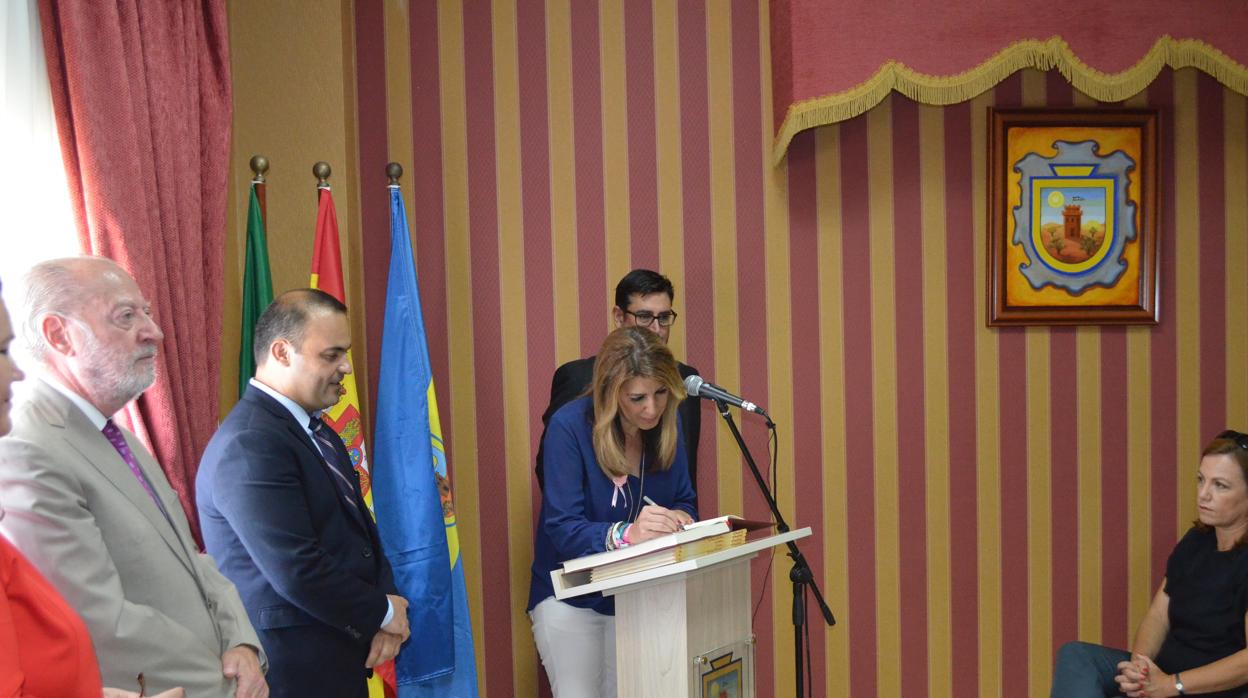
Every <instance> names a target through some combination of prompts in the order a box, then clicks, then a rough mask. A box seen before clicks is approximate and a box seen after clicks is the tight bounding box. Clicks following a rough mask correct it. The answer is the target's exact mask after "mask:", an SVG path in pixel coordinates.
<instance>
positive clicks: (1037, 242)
mask: <svg viewBox="0 0 1248 698" xmlns="http://www.w3.org/2000/svg"><path fill="white" fill-rule="evenodd" d="M988 121H989V134H990V135H989V143H988V163H989V171H988V207H989V211H988V226H987V229H988V245H987V249H988V279H987V285H986V288H987V291H988V324H989V325H990V326H1002V325H1128V324H1140V325H1144V324H1156V322H1157V269H1158V266H1157V253H1158V244H1157V236H1158V225H1157V200H1158V192H1157V182H1158V176H1157V128H1158V115H1157V111H1156V110H1153V109H990V110H989V119H988Z"/></svg>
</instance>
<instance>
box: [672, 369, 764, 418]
mask: <svg viewBox="0 0 1248 698" xmlns="http://www.w3.org/2000/svg"><path fill="white" fill-rule="evenodd" d="M685 392H686V393H689V397H700V398H703V399H705V400H718V401H719V402H725V403H727V404H729V405H732V406H733V407H740V408H741V409H743V410H745V411H746V412H754V413H755V414H761V415H763V416H764V417H768V415H767V412H766V411H765V410H764V409H763V408H761V407H759V406H758V405H755V404H754V403H752V402H750V401H749V400H745V399H743V398H740V397H738V396H736V395H733V394H732V393H730V392H728V391H727V390H724V389H723V388H721V387H719V386H718V385H715V384H714V383H709V382H707V381H705V380H703V379H702V376H698V375H693V376H689V377H688V378H686V379H685Z"/></svg>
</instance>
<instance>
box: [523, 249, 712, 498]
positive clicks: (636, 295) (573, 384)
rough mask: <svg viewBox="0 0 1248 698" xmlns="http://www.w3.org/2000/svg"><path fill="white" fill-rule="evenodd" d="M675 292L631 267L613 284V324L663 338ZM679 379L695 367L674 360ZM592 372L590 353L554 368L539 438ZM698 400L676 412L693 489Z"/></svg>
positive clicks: (581, 390)
mask: <svg viewBox="0 0 1248 698" xmlns="http://www.w3.org/2000/svg"><path fill="white" fill-rule="evenodd" d="M675 296H676V292H675V290H674V289H673V288H672V282H671V280H670V279H668V278H667V277H666V276H663V275H662V274H660V273H658V272H657V271H651V270H649V269H634V270H632V271H630V272H628V273H627V274H625V275H624V278H622V279H620V283H618V284H616V286H615V307H613V308H612V309H611V316H612V318H613V319H614V320H615V326H616V327H624V326H625V325H636V326H638V327H645V328H646V329H649V330H651V331H652V332H654V333H655V334H657V335H659V337H660V338H662V339H663V342H664V343H666V342H667V338H668V335H669V334H671V331H672V325H673V324H675V322H676V318H677V314H676V311H675V310H672V301H673V300H674V299H675ZM677 368H678V369H680V377H681V379H685V378H688V377H689V376H693V375H697V373H698V369H696V368H694V367H692V366H688V365H686V364H683V363H679V362H677ZM593 375H594V357H592V356H590V357H588V358H584V359H576V360H574V361H569V362H568V363H566V364H564V365H562V366H560V367H559V368H558V369H556V370H555V376H554V378H552V379H551V381H550V405H548V406H547V407H546V411H545V412H543V413H542V441H545V440H546V426H547V425H549V424H550V418H551V417H552V416H553V415H554V414H555V412H556V411H558V409H559V408H560V407H563V406H564V405H565V404H567V403H569V402H571V401H572V400H574V399H576V398H577V397H579V396H581V395H584V394H585V393H586V391H587V390H589V384H590V381H591V379H592V378H593ZM699 403H700V401H699V400H685V401H684V402H682V403H681V404H680V407H679V408H678V412H679V414H680V421H681V424H682V429H683V433H684V437H685V455H686V456H687V457H688V462H689V482H690V483H692V484H693V489H694V491H695V492H696V491H697V488H698V435H699V434H700V433H701V431H702V415H701V412H700V411H699V409H700V407H701V405H700V404H699ZM542 458H543V449H542V442H541V441H539V442H538V447H537V468H536V471H537V482H538V484H539V485H541V486H543V487H544V486H545V481H544V479H543V474H542Z"/></svg>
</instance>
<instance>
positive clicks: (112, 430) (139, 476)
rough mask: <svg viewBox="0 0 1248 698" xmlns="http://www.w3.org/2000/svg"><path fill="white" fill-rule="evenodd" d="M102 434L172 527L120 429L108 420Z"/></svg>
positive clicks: (161, 503) (162, 505)
mask: <svg viewBox="0 0 1248 698" xmlns="http://www.w3.org/2000/svg"><path fill="white" fill-rule="evenodd" d="M100 431H101V432H103V434H104V438H106V439H108V442H109V443H110V444H112V445H113V448H115V449H117V453H118V455H120V456H121V459H122V460H124V461H125V462H126V465H128V466H130V472H131V473H132V474H133V475H134V479H136V480H138V481H139V484H140V485H142V486H143V490H144V491H145V492H147V496H149V497H151V498H152V501H153V502H155V503H156V508H158V509H160V513H161V514H164V516H165V520H166V521H168V522H169V524H170V525H173V520H172V519H170V518H169V512H168V511H166V510H165V505H164V503H163V502H161V501H160V497H157V496H156V491H155V490H153V489H152V483H150V482H148V481H147V476H145V475H144V474H143V470H142V469H140V468H139V461H138V459H136V458H135V457H134V452H133V451H131V450H130V444H128V443H126V437H125V436H123V435H122V433H121V429H120V428H119V427H118V426H117V425H116V424H115V423H114V422H113V420H111V419H110V420H108V421H107V422H105V423H104V428H103V429H101V430H100Z"/></svg>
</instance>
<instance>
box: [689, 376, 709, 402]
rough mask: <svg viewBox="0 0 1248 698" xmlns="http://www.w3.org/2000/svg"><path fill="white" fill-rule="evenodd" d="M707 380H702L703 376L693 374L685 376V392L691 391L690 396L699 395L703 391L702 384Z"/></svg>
mask: <svg viewBox="0 0 1248 698" xmlns="http://www.w3.org/2000/svg"><path fill="white" fill-rule="evenodd" d="M705 382H706V381H704V380H702V376H699V375H696V374H695V375H692V376H689V377H687V378H685V392H686V393H689V397H697V396H698V393H700V392H702V384H703V383H705Z"/></svg>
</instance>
